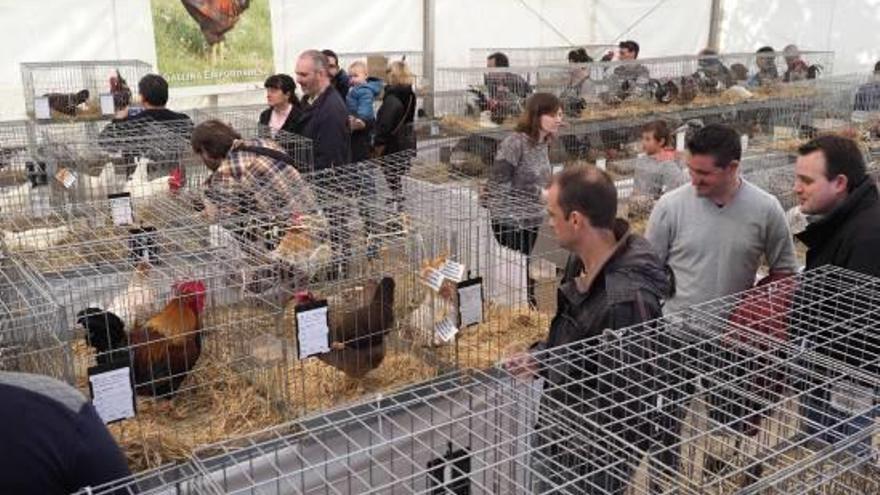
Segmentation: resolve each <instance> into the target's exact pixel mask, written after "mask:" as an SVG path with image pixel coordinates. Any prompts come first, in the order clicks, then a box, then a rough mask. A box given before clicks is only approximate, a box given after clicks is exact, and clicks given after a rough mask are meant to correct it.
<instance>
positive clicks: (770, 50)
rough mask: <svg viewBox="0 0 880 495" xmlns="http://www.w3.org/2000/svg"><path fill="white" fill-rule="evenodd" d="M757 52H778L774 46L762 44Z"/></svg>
mask: <svg viewBox="0 0 880 495" xmlns="http://www.w3.org/2000/svg"><path fill="white" fill-rule="evenodd" d="M755 53H776V50H774V49H773V47H772V46H762V47H761V48H758V51H757V52H755Z"/></svg>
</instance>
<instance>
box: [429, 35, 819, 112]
mask: <svg viewBox="0 0 880 495" xmlns="http://www.w3.org/2000/svg"><path fill="white" fill-rule="evenodd" d="M803 53H804V54H803V55H802V56H801V61H802V64H801V63H795V64H794V65H795V66H797V67H813V68H815V67H819V66H821V67H830V62H831V59H832V54H830V52H809V53H806V52H803ZM765 58H766V59H768V62H766V63H767V64H769V63H770V62H769V59H770V58H772V57H763V56H762V60H764V59H765ZM754 59H755V54H725V55H718V56H711V57H709V56H703V57H700V56H679V57H665V58H656V59H641V60H635V61H612V62H594V63H590V64H580V65H577V64H574V65H571V64H570V65H555V66H553V65H545V66H531V67H529V66H515V67H512V68H474V67H467V68H440V69H438V71H437V84H436V89H437V93H436V94H435V106H436V111H437V115H438V116H441V117H442V118H443V120H444V121H445V123H446V124H447V125H450V126H457V127H460V128H466V129H468V128H469V129H473V128H478V127H480V126H484V127H489V126H492V125H493V124H494V125H498V124H501V125H505V124H509V122H508V120H509V119H510V118H511V117H514V116H515V115H517V114H518V110H520V109H521V107H522V104H523V102H524V100H525V98H526V97H527V96H528V95H529V94H530V93H531V92H533V91H542V92H550V93H553V94H555V95H557V96H559V97H560V98H561V99H562V100H563V106H564V108H565V110H566V113H567V114H568V115H569V116H571V117H572V118H574V119H577V120H601V119H607V118H615V117H618V118H619V117H636V116H640V115H645V114H650V113H653V112H664V111H672V110H684V109H688V108H695V107H714V106H725V105H730V104H734V103H743V102H748V101H775V100H780V99H790V98H809V97H810V96H813V95H814V93H815V88H814V87H813V86H812V85H809V84H803V82H804V81H806V80H807V79H808V78H806V77H803V78H801V77H794V76H788V77H787V76H786V74H788V72H782V73H781V74H782V75H779V74H780V72H779V71H777V70H776V69H775V68H774V69H773V70H772V72H773V73H774V74H776V76H774V77H767V78H765V79H760V80H759V79H753V80H751V81H748V82H747V81H746V80H745V79H747V78H749V74H751V72H750V71H749V69H748V68H747V66H748V65H749V64H750V63H753V62H752V61H753V60H754ZM762 63H764V62H762ZM783 66H786V63H785V62H783ZM731 67H736V68H738V69H740V70H736V71H734V70H731ZM786 67H787V66H786ZM785 70H786V71H787V69H785ZM792 70H795V69H792ZM752 72H754V71H752ZM736 73H743V74H745V76H744V78H740V77H738V76H734V74H736ZM810 75H811V76H818V74H814V73H811V74H810ZM752 76H755V75H754V74H752ZM789 81H790V82H797V83H798V84H784V82H789Z"/></svg>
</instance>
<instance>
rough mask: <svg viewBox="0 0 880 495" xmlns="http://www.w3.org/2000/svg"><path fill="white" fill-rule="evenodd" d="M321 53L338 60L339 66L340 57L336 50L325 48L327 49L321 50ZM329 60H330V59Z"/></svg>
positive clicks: (337, 64)
mask: <svg viewBox="0 0 880 495" xmlns="http://www.w3.org/2000/svg"><path fill="white" fill-rule="evenodd" d="M321 55H324V56H325V57H327V58H333V60H334V61H335V62H336V66H337V67H338V66H339V57H338V56H337V55H336V52H334V51H333V50H330V49H327V48H325V49H323V50H321ZM327 62H329V60H328V61H327Z"/></svg>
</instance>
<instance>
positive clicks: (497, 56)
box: [486, 52, 510, 67]
mask: <svg viewBox="0 0 880 495" xmlns="http://www.w3.org/2000/svg"><path fill="white" fill-rule="evenodd" d="M486 60H494V61H495V67H510V60H508V59H507V55H505V54H503V53H501V52H495V53H493V54H491V55H489V56H488V57H486Z"/></svg>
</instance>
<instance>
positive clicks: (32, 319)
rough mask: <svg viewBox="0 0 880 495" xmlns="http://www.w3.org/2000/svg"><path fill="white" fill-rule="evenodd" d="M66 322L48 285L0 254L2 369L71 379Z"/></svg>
mask: <svg viewBox="0 0 880 495" xmlns="http://www.w3.org/2000/svg"><path fill="white" fill-rule="evenodd" d="M67 330H68V329H67V322H66V320H65V318H64V313H63V311H62V308H61V306H60V305H59V304H58V303H57V302H56V301H55V300H54V299H53V298H52V295H51V292H50V291H49V288H48V286H47V285H46V284H45V282H44V281H43V280H41V279H40V277H39V276H38V275H37V274H36V273H34V272H33V271H32V270H30V269H29V268H28V267H27V266H26V265H24V264H23V263H21V262H20V261H17V260H15V259H12V258H10V257H7V256H5V255H0V370H3V371H23V372H30V373H37V374H41V375H47V376H51V377H54V378H57V379H59V380H62V381H66V382H72V380H73V366H72V360H71V356H70V350H69V348H67V347H66V346H65V345H64V343H63V342H64V340H65V336H66V335H67V334H66V332H67Z"/></svg>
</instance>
